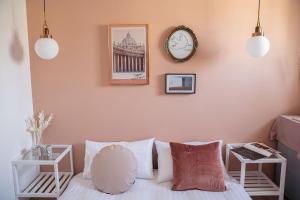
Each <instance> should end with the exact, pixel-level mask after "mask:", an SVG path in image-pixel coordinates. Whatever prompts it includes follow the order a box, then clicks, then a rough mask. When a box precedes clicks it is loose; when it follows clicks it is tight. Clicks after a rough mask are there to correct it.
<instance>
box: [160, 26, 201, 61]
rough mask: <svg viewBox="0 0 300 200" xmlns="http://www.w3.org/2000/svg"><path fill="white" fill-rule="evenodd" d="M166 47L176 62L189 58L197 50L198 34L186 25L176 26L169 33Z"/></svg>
mask: <svg viewBox="0 0 300 200" xmlns="http://www.w3.org/2000/svg"><path fill="white" fill-rule="evenodd" d="M165 47H166V49H167V51H168V54H169V55H170V56H171V57H172V58H173V59H174V60H175V61H176V62H184V61H187V60H189V59H190V58H191V57H192V56H193V55H194V54H195V52H196V49H197V47H198V41H197V37H196V35H195V34H194V33H193V31H192V30H191V29H189V28H188V27H186V26H183V25H182V26H178V27H176V28H175V29H174V30H173V31H172V33H171V34H170V35H169V37H168V39H167V41H166V44H165Z"/></svg>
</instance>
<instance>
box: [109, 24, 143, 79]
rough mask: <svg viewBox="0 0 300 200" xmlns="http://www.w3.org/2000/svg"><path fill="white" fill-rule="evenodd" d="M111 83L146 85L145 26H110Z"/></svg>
mask: <svg viewBox="0 0 300 200" xmlns="http://www.w3.org/2000/svg"><path fill="white" fill-rule="evenodd" d="M110 51H111V52H110V53H111V83H113V84H148V71H149V70H148V68H149V66H148V27H147V25H128V26H126V25H111V26H110Z"/></svg>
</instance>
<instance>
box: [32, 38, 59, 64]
mask: <svg viewBox="0 0 300 200" xmlns="http://www.w3.org/2000/svg"><path fill="white" fill-rule="evenodd" d="M34 50H35V52H36V54H37V55H38V56H39V57H40V58H42V59H45V60H51V59H53V58H55V57H56V56H57V54H58V51H59V47H58V44H57V42H56V41H55V40H54V39H53V38H39V39H38V40H37V41H36V42H35V45H34Z"/></svg>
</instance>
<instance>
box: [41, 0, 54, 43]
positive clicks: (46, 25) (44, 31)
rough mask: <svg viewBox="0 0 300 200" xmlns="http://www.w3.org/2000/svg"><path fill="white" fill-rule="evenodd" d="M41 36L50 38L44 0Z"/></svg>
mask: <svg viewBox="0 0 300 200" xmlns="http://www.w3.org/2000/svg"><path fill="white" fill-rule="evenodd" d="M41 38H52V35H50V32H49V28H48V24H47V20H46V0H44V25H43V32H42V35H41Z"/></svg>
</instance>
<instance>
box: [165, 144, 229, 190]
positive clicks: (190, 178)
mask: <svg viewBox="0 0 300 200" xmlns="http://www.w3.org/2000/svg"><path fill="white" fill-rule="evenodd" d="M219 145H220V144H219V142H215V143H210V144H206V145H199V146H194V145H187V144H180V143H173V142H171V143H170V147H171V153H172V159H173V176H174V178H173V187H172V190H175V191H182V190H191V189H200V190H205V191H213V192H223V191H225V183H224V174H223V169H222V165H221V163H220V150H219Z"/></svg>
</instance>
